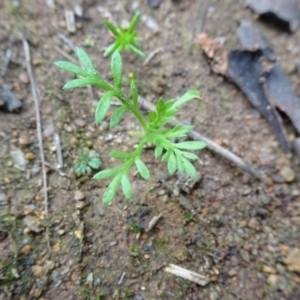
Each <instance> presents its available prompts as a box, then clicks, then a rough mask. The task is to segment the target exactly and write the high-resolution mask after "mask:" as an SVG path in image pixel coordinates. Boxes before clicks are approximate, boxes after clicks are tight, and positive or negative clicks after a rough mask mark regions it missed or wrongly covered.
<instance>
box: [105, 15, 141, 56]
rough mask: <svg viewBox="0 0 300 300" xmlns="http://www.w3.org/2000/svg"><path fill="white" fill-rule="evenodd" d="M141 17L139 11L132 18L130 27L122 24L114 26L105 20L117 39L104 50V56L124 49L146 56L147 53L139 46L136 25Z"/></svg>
mask: <svg viewBox="0 0 300 300" xmlns="http://www.w3.org/2000/svg"><path fill="white" fill-rule="evenodd" d="M140 17H141V14H140V13H137V14H135V15H134V16H133V18H132V19H131V21H130V23H129V26H128V28H126V29H124V28H122V27H121V26H117V27H116V26H114V25H113V24H112V23H110V22H109V21H104V24H105V26H106V27H107V29H108V30H109V31H110V32H111V34H112V35H113V36H114V38H115V39H116V40H115V41H114V42H113V43H112V44H111V45H110V46H108V47H107V49H106V50H105V52H104V56H105V57H106V56H109V55H111V54H112V53H114V52H116V51H118V52H122V51H123V50H128V51H132V52H133V53H135V54H136V55H139V56H142V57H145V56H146V55H145V53H144V52H143V51H142V50H141V49H140V48H139V46H138V43H139V40H140V39H139V38H138V37H137V31H136V30H135V27H136V25H137V23H138V21H139V19H140Z"/></svg>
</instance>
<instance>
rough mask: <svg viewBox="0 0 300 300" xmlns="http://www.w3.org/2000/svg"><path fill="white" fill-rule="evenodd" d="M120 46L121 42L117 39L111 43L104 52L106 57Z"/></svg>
mask: <svg viewBox="0 0 300 300" xmlns="http://www.w3.org/2000/svg"><path fill="white" fill-rule="evenodd" d="M118 47H119V44H118V42H117V41H115V42H113V43H112V44H111V45H109V46H108V47H107V48H106V49H105V52H104V54H103V56H104V57H106V56H108V55H110V54H112V53H114V52H115V51H116V49H117V48H118Z"/></svg>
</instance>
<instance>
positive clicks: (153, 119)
mask: <svg viewBox="0 0 300 300" xmlns="http://www.w3.org/2000/svg"><path fill="white" fill-rule="evenodd" d="M156 116H157V114H156V112H155V111H150V112H149V114H148V119H149V121H150V122H151V123H153V122H154V121H155V119H156Z"/></svg>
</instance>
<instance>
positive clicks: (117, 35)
mask: <svg viewBox="0 0 300 300" xmlns="http://www.w3.org/2000/svg"><path fill="white" fill-rule="evenodd" d="M104 24H105V26H106V27H107V29H108V30H109V31H110V32H111V33H112V34H113V35H114V37H119V36H120V34H119V32H118V30H117V28H116V27H115V26H114V25H113V24H112V23H110V22H109V21H104Z"/></svg>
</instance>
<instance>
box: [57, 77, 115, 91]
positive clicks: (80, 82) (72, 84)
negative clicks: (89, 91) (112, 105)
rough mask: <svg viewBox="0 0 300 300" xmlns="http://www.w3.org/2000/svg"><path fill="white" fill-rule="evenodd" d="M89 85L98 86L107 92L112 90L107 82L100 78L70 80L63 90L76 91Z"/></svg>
mask: <svg viewBox="0 0 300 300" xmlns="http://www.w3.org/2000/svg"><path fill="white" fill-rule="evenodd" d="M87 85H97V86H99V87H101V88H103V89H104V90H106V91H107V90H111V86H110V85H109V84H108V83H106V82H105V81H103V80H102V79H101V78H100V77H99V76H97V77H96V76H93V77H86V78H80V79H73V80H70V81H69V82H67V83H66V84H65V85H64V86H63V89H74V88H77V87H83V86H87Z"/></svg>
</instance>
